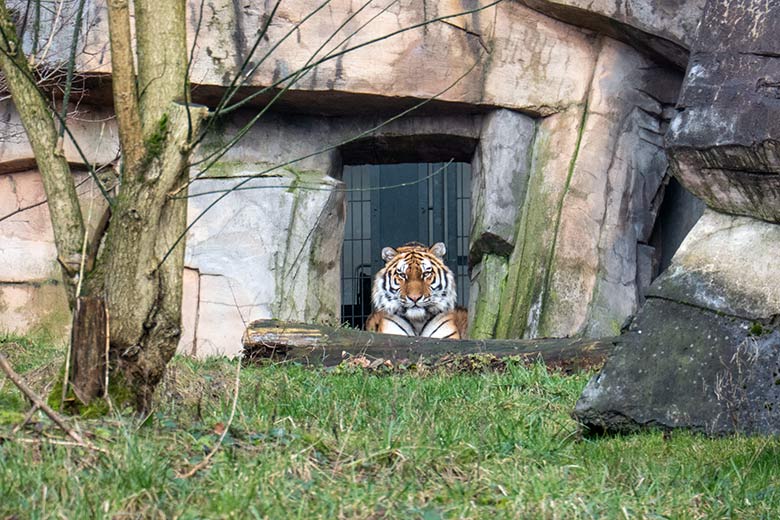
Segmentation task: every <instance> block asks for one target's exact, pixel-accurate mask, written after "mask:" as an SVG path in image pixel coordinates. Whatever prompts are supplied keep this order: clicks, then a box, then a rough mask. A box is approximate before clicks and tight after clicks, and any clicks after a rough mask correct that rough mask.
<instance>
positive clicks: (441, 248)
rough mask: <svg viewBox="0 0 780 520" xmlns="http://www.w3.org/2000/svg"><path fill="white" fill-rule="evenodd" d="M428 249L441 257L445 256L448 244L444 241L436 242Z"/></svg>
mask: <svg viewBox="0 0 780 520" xmlns="http://www.w3.org/2000/svg"><path fill="white" fill-rule="evenodd" d="M428 251H430V252H431V253H433V254H434V255H436V256H438V257H439V258H444V255H445V254H446V253H447V246H445V245H444V242H436V243H435V244H433V245H432V246H431V248H430V249H429V250H428Z"/></svg>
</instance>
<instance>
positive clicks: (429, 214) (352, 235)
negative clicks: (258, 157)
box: [341, 163, 471, 328]
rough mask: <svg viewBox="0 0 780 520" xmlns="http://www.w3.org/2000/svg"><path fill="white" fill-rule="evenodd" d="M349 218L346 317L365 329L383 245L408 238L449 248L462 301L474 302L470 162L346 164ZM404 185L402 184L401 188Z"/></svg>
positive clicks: (448, 259) (343, 281)
mask: <svg viewBox="0 0 780 520" xmlns="http://www.w3.org/2000/svg"><path fill="white" fill-rule="evenodd" d="M343 180H344V182H345V184H346V187H347V190H349V191H348V192H347V217H346V225H345V230H344V231H345V232H344V252H343V256H342V260H341V273H342V274H341V277H342V279H341V287H342V301H343V302H344V304H343V306H342V314H341V315H342V321H343V322H344V323H346V324H348V325H350V326H352V327H355V328H363V326H364V324H365V319H366V317H367V316H368V315H369V314H370V313H371V282H372V279H373V275H374V273H376V272H377V271H378V270H379V269H381V268H382V266H383V265H384V262H383V261H382V258H381V251H382V248H383V247H385V246H393V247H396V246H400V245H402V244H405V243H407V242H412V241H416V242H422V243H424V244H429V245H430V244H433V243H435V242H444V243H445V244H446V246H447V257H446V258H445V261H446V263H447V265H448V266H449V268H450V269H452V271H453V273H455V275H456V278H457V285H458V304H459V305H463V306H466V305H467V303H468V291H469V274H468V246H469V236H468V233H469V228H470V225H471V165H470V164H468V163H451V164H449V165H445V164H441V163H439V164H435V163H422V164H381V165H361V166H345V167H344V173H343ZM399 185H400V186H399Z"/></svg>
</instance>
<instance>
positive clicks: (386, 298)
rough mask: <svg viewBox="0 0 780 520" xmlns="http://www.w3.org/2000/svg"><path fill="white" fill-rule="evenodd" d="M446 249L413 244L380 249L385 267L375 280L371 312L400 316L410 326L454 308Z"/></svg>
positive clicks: (451, 275) (438, 246)
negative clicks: (445, 259)
mask: <svg viewBox="0 0 780 520" xmlns="http://www.w3.org/2000/svg"><path fill="white" fill-rule="evenodd" d="M446 251H447V249H446V247H445V246H444V244H443V243H441V242H438V243H436V244H434V245H433V246H431V247H430V248H428V247H426V246H424V245H422V244H418V243H416V242H412V243H409V244H406V245H404V246H401V247H399V248H397V249H393V248H392V247H386V248H384V249H383V250H382V259H383V260H384V261H385V267H384V268H383V269H381V270H380V271H379V272H378V273H377V274H376V276H375V277H374V285H373V288H372V291H371V295H372V302H373V304H374V310H382V311H385V312H387V313H389V314H395V315H398V316H402V317H404V318H406V319H407V320H409V321H410V322H411V323H412V324H413V325H420V326H422V325H421V324H424V323H425V322H427V321H428V320H429V319H430V318H431V317H432V316H435V315H437V314H440V313H442V312H447V311H450V310H452V309H454V308H455V303H456V300H457V291H456V289H455V277H454V276H453V274H452V271H450V269H449V268H448V267H447V266H446V265H445V264H444V261H443V258H444V254H445V253H446Z"/></svg>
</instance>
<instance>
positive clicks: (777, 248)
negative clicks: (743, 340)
mask: <svg viewBox="0 0 780 520" xmlns="http://www.w3.org/2000/svg"><path fill="white" fill-rule="evenodd" d="M778 259H780V225H777V224H770V223H768V222H763V221H760V220H756V219H753V218H750V217H736V216H732V215H724V214H722V213H717V212H715V211H712V210H707V211H706V212H705V213H704V215H703V216H702V218H701V219H700V220H699V222H698V223H697V224H696V226H694V228H693V229H692V230H691V232H690V234H689V235H688V236H687V238H686V239H685V241H684V242H683V244H682V245H681V246H680V249H679V250H678V251H677V254H676V255H675V257H674V262H673V264H672V266H671V267H670V268H669V269H668V270H667V271H666V272H664V273H663V274H662V275H661V276H660V277H659V278H658V279H657V280H656V282H655V283H654V284H653V287H652V288H651V290H650V291H649V295H650V296H655V297H658V298H665V299H669V300H674V301H678V302H684V303H687V304H689V305H693V306H696V307H701V308H705V309H710V310H712V311H715V312H719V313H723V314H729V315H732V316H740V317H742V318H745V319H750V320H764V321H766V320H772V319H776V318H780V267H778Z"/></svg>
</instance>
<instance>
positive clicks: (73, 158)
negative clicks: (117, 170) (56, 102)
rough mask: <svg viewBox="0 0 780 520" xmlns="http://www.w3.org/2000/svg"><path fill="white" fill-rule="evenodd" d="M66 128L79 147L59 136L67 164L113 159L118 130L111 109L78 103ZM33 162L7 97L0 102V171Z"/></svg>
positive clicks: (19, 168) (30, 166)
mask: <svg viewBox="0 0 780 520" xmlns="http://www.w3.org/2000/svg"><path fill="white" fill-rule="evenodd" d="M68 128H69V129H70V132H71V133H72V135H73V137H74V138H75V140H76V142H77V143H78V145H79V148H80V151H79V149H77V148H76V145H74V143H73V140H72V139H69V138H65V139H64V140H63V146H62V151H63V153H64V155H65V158H66V159H67V161H68V162H69V163H70V164H71V165H74V166H82V165H84V164H86V161H89V163H91V164H94V165H95V166H100V165H102V164H106V163H109V162H111V161H115V160H116V159H117V157H118V154H119V134H118V133H117V127H116V120H115V119H114V118H113V112H112V111H111V110H109V109H105V108H101V107H95V106H86V105H83V106H80V107H79V108H78V109H74V110H72V111H71V113H70V116H69V119H68ZM82 153H83V154H84V155H83V156H82V155H81V154H82ZM85 158H86V161H85ZM35 166H36V165H35V158H34V157H33V153H32V148H31V147H30V143H29V141H27V136H26V135H25V133H24V127H23V126H22V121H21V119H19V114H18V112H17V111H16V108H14V106H13V104H12V103H10V102H9V101H4V102H0V174H3V173H8V172H16V171H22V170H28V169H33V168H35Z"/></svg>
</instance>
